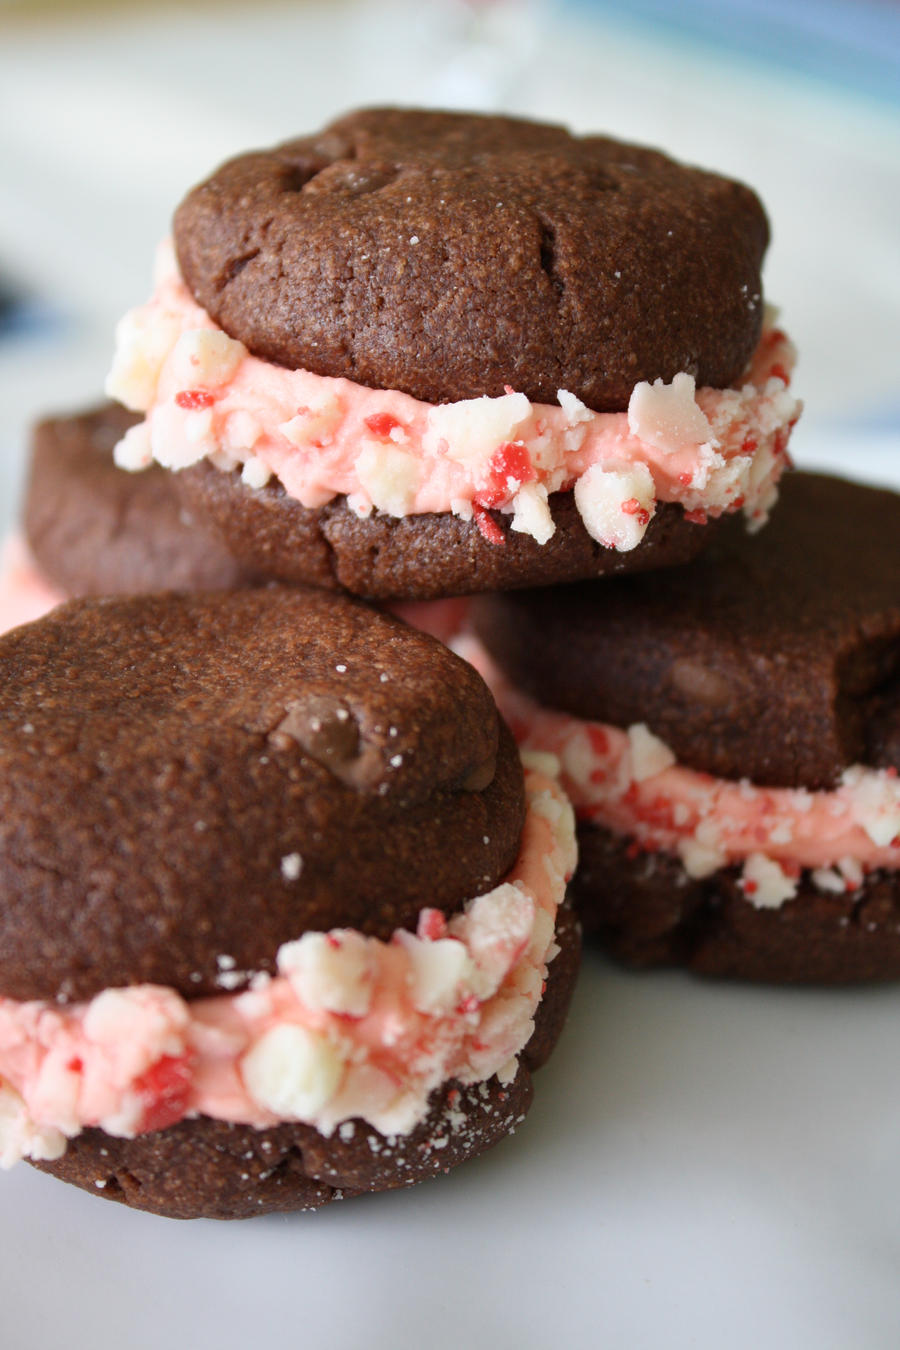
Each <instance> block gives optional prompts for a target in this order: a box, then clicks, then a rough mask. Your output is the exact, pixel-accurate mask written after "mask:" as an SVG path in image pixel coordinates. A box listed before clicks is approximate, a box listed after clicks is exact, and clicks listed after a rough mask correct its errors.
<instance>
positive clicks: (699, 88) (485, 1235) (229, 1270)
mask: <svg viewBox="0 0 900 1350" xmlns="http://www.w3.org/2000/svg"><path fill="white" fill-rule="evenodd" d="M898 16H900V9H898V7H897V6H896V5H893V4H891V3H889V0H860V2H858V3H841V0H823V2H822V3H814V2H813V0H782V2H781V3H779V4H777V5H776V4H775V3H774V0H758V3H755V2H754V0H727V2H726V0H722V3H719V4H716V3H715V2H714V0H698V2H697V3H690V2H689V0H686V2H685V3H683V4H677V3H675V4H671V5H667V4H665V3H664V2H663V0H657V2H656V3H653V0H641V2H640V3H636V4H633V5H628V6H616V5H613V4H603V3H595V4H590V3H587V0H584V2H583V3H580V4H579V3H575V0H571V2H570V3H564V2H563V0H557V2H555V3H554V0H496V3H493V4H489V3H484V0H482V2H481V3H474V0H473V2H472V3H464V0H433V2H432V3H428V0H418V2H417V3H415V2H413V0H385V2H384V3H365V0H339V2H336V3H329V4H326V3H319V4H315V3H306V4H303V3H300V4H293V5H275V4H271V3H269V4H257V5H253V6H252V7H251V6H250V5H245V6H237V5H231V4H227V3H220V4H213V3H209V4H204V5H190V4H182V5H175V4H168V5H162V6H153V7H151V6H141V5H130V6H129V5H120V6H116V5H113V4H98V5H96V6H94V7H91V6H87V7H79V8H77V9H73V8H71V7H70V6H67V5H65V4H56V5H52V4H47V5H35V4H29V3H19V4H15V3H9V0H6V2H5V3H3V0H0V290H2V291H3V293H4V295H5V308H3V309H2V311H0V525H2V526H3V527H6V526H7V525H8V524H9V523H10V522H11V520H12V519H13V516H14V511H15V502H16V496H17V492H18V483H19V479H20V473H21V466H22V463H23V456H24V447H25V442H26V434H27V433H26V428H27V425H28V423H29V422H30V421H31V420H32V419H33V418H34V417H35V416H37V415H39V414H41V413H43V412H46V411H50V410H53V411H59V410H65V409H68V408H76V407H78V406H82V405H85V404H88V403H90V402H92V401H94V400H95V399H96V398H97V397H98V396H99V394H100V390H101V386H102V381H103V377H104V374H105V370H106V366H107V363H108V360H109V354H110V351H111V340H112V328H113V325H114V323H115V321H116V319H117V318H118V316H119V315H120V314H121V313H122V311H123V310H124V309H125V308H127V307H128V306H130V305H132V304H134V303H137V302H139V301H141V300H142V299H143V298H144V297H145V295H146V292H147V290H148V287H149V279H150V267H151V259H152V253H153V249H154V246H155V244H156V242H157V241H158V239H159V238H160V237H161V236H162V235H163V234H164V233H165V232H166V230H167V227H168V220H169V217H170V214H171V211H172V208H173V206H174V205H175V203H176V202H177V201H178V200H179V198H180V196H181V195H182V193H183V192H184V191H185V190H186V189H187V188H188V187H189V186H190V185H191V184H192V183H193V182H194V181H196V180H197V179H199V178H200V177H202V176H205V175H206V173H207V172H208V171H209V170H210V169H211V168H212V167H213V166H214V165H215V164H216V163H217V162H219V161H220V160H221V159H223V158H224V157H226V156H228V155H230V154H232V153H234V152H236V151H237V150H240V149H244V148H250V147H252V146H255V145H265V144H267V143H271V142H273V141H275V140H278V139H284V138H287V137H289V136H291V135H295V134H299V133H303V132H306V131H308V130H312V129H314V128H316V127H317V126H319V125H320V124H322V123H323V122H324V121H326V120H327V119H328V118H329V117H330V116H331V115H332V114H334V113H336V112H338V111H341V110H343V109H345V108H347V107H350V106H353V105H358V104H365V103H373V102H397V103H407V104H432V105H443V106H453V107H480V108H500V109H504V110H511V111H515V112H520V113H526V114H532V115H535V116H539V117H544V118H548V119H553V120H557V121H562V122H567V123H569V124H571V125H572V126H573V127H575V128H578V129H581V130H603V131H608V132H610V133H612V134H614V135H617V136H620V137H623V138H626V139H633V140H637V141H643V142H647V143H651V144H655V145H658V146H661V147H662V148H665V149H667V150H669V151H671V152H672V153H673V154H675V155H676V156H677V157H679V158H682V159H684V160H687V161H692V162H695V163H698V164H701V165H704V166H707V167H711V168H717V169H721V170H724V171H726V172H728V173H730V174H733V175H736V176H739V177H743V178H744V179H746V180H747V181H748V182H750V183H751V184H753V185H754V186H755V187H756V188H757V189H758V190H759V192H760V193H761V195H762V197H763V199H764V201H765V203H766V205H767V207H768V209H769V213H770V216H771V219H772V222H773V227H774V240H773V244H772V248H771V252H770V255H769V261H768V265H767V270H766V289H767V295H768V298H769V299H770V300H773V301H775V302H777V303H778V304H779V305H780V306H781V308H782V311H783V320H784V323H785V326H786V327H787V328H788V331H789V332H790V333H791V334H792V335H793V336H794V337H795V339H796V341H797V344H798V346H799V348H800V353H801V362H800V367H799V373H798V378H797V387H798V390H799V392H800V393H801V394H802V395H803V396H804V397H805V398H806V400H807V412H806V414H805V417H804V419H803V421H802V422H801V424H800V426H799V428H798V430H797V433H796V436H795V440H794V442H793V445H794V446H795V448H796V452H797V457H798V458H799V459H800V460H801V461H802V462H807V463H812V462H819V463H822V462H825V463H831V464H832V465H837V466H843V468H844V469H845V470H846V471H847V472H848V473H859V474H863V475H868V476H870V477H873V478H876V479H880V480H884V481H893V482H897V483H900V247H898V221H900V43H898V32H900V28H898ZM2 303H3V302H2V300H0V304H2ZM898 587H900V577H898ZM898 1027H900V996H898V994H897V992H896V991H894V990H887V991H877V992H858V991H850V992H847V993H844V994H840V993H836V994H813V993H803V992H800V993H780V994H775V993H772V992H771V991H765V990H753V989H751V990H745V989H727V988H721V987H718V986H710V985H702V984H699V983H697V982H691V981H687V980H684V979H682V978H681V977H679V976H677V975H673V976H664V977H651V978H649V979H637V980H636V979H634V978H632V977H628V976H624V975H621V974H618V973H616V974H614V973H612V972H609V971H607V970H606V969H605V968H604V967H603V966H602V965H601V963H600V962H599V961H596V960H594V959H591V960H589V961H588V963H587V970H586V973H585V978H584V980H583V983H582V985H581V988H580V990H579V994H578V998H577V1002H576V1010H575V1016H574V1019H573V1025H572V1030H571V1033H570V1036H569V1039H568V1041H567V1042H566V1044H565V1045H564V1046H563V1048H562V1049H561V1051H560V1053H559V1057H558V1059H557V1060H556V1061H555V1062H554V1064H552V1065H551V1066H550V1067H549V1068H548V1069H546V1070H544V1071H543V1073H542V1075H541V1080H540V1081H539V1083H538V1104H537V1107H536V1108H535V1112H534V1115H533V1118H532V1121H531V1122H530V1124H529V1126H528V1128H527V1129H526V1130H525V1131H523V1132H522V1135H521V1136H520V1137H517V1139H516V1140H514V1141H512V1142H511V1143H510V1144H509V1145H508V1146H507V1148H506V1149H505V1150H503V1151H502V1152H501V1153H498V1154H497V1155H496V1157H495V1158H491V1159H486V1160H484V1162H483V1163H479V1164H476V1165H475V1166H474V1167H473V1168H472V1169H470V1170H469V1171H468V1172H466V1173H463V1174H460V1175H459V1176H458V1177H455V1178H453V1179H451V1180H450V1181H449V1182H447V1183H440V1184H435V1185H434V1186H431V1187H429V1188H426V1189H425V1190H423V1191H419V1192H417V1193H416V1194H415V1195H412V1194H411V1195H403V1196H395V1197H386V1198H384V1199H381V1200H376V1201H372V1202H367V1203H365V1204H359V1205H358V1206H357V1207H355V1208H354V1207H353V1206H348V1207H346V1208H343V1209H336V1210H335V1212H334V1213H333V1214H328V1215H321V1216H318V1217H306V1218H304V1217H300V1218H298V1219H296V1220H291V1221H281V1222H279V1221H265V1222H262V1223H260V1224H259V1225H250V1226H249V1227H248V1226H239V1227H238V1228H237V1229H234V1228H225V1229H222V1228H218V1229H214V1228H213V1227H212V1226H211V1225H195V1226H193V1227H179V1226H177V1225H176V1226H171V1225H169V1226H167V1225H166V1224H165V1223H164V1222H162V1221H157V1220H153V1219H146V1218H144V1217H142V1216H139V1215H134V1214H125V1213H122V1212H119V1211H117V1210H116V1209H114V1208H113V1207H112V1206H100V1205H98V1204H95V1203H94V1202H93V1201H92V1200H91V1199H90V1198H89V1197H84V1196H82V1195H79V1194H76V1193H74V1192H68V1191H65V1190H63V1188H60V1187H57V1186H55V1185H54V1184H53V1183H51V1182H48V1181H47V1180H46V1179H42V1178H40V1177H37V1176H36V1175H34V1174H32V1173H31V1172H29V1171H28V1170H27V1169H19V1170H18V1171H17V1172H16V1173H15V1175H14V1177H12V1178H9V1179H6V1178H4V1179H3V1184H4V1188H5V1189H4V1199H3V1202H2V1204H0V1229H2V1243H3V1250H4V1253H5V1256H4V1260H3V1262H2V1263H0V1308H2V1312H0V1321H2V1323H4V1324H5V1327H6V1330H5V1331H4V1333H3V1336H4V1344H8V1345H10V1346H11V1347H15V1350H49V1348H50V1347H56V1346H58V1345H60V1344H62V1343H69V1344H74V1345H91V1346H92V1347H101V1348H102V1347H104V1346H107V1345H108V1346H110V1347H112V1346H115V1347H116V1350H138V1347H144V1346H146V1347H148V1350H158V1347H160V1346H162V1345H172V1344H175V1345H183V1346H197V1345H204V1344H210V1345H212V1344H215V1345H216V1346H217V1347H220V1348H221V1350H231V1347H233V1346H234V1347H237V1346H238V1345H241V1346H246V1345H253V1344H256V1343H257V1339H256V1337H257V1335H258V1333H260V1332H262V1331H266V1332H271V1331H273V1330H278V1331H279V1333H280V1334H281V1335H282V1336H284V1335H286V1334H287V1335H289V1336H293V1338H294V1339H298V1340H301V1342H302V1343H303V1344H305V1345H311V1346H313V1345H314V1346H320V1345H321V1346H348V1347H354V1348H355V1347H359V1346H362V1345H363V1344H366V1345H369V1346H372V1347H382V1346H383V1347H385V1350H388V1348H389V1350H406V1347H412V1346H416V1347H417V1348H418V1347H419V1346H422V1345H428V1346H432V1347H443V1346H448V1347H449V1346H451V1345H453V1346H456V1345H459V1344H469V1345H473V1346H478V1347H481V1346H484V1347H488V1346H498V1347H502V1350H511V1347H516V1350H522V1347H530V1346H539V1345H540V1346H542V1347H543V1346H546V1345H547V1344H550V1343H554V1344H558V1345H560V1346H565V1347H570V1346H579V1347H580V1346H592V1347H594V1346H601V1345H608V1346H610V1347H611V1348H614V1350H631V1347H648V1350H655V1348H656V1347H662V1346H666V1347H667V1350H668V1348H669V1347H688V1346H697V1347H703V1348H704V1350H705V1348H706V1347H709V1350H713V1347H715V1350H720V1347H722V1346H728V1347H729V1350H740V1348H742V1347H745V1346H746V1347H748V1348H749V1347H751V1346H752V1347H754V1350H756V1347H758V1346H760V1345H761V1344H765V1345H766V1346H768V1347H779V1348H780V1347H784V1350H806V1347H813V1346H815V1350H827V1348H828V1347H834V1350H847V1348H848V1347H851V1346H852V1347H854V1350H881V1347H884V1350H896V1346H897V1342H898V1338H897V1327H898V1326H900V1284H898V1273H900V1227H898V1222H897V1217H896V1216H897V1213H898V1209H900V1161H898V1160H900V1149H898V1147H897V1140H898V1138H900V1073H898V1056H897V1052H896V1045H897V1039H898V1037H897V1029H898ZM73 1327H74V1328H76V1329H77V1328H81V1331H82V1335H81V1338H80V1339H79V1336H78V1335H77V1334H76V1335H75V1337H74V1339H73V1338H72V1328H73Z"/></svg>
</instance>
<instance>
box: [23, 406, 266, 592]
mask: <svg viewBox="0 0 900 1350" xmlns="http://www.w3.org/2000/svg"><path fill="white" fill-rule="evenodd" d="M138 420H139V419H138V418H137V417H136V416H135V415H134V414H133V413H129V412H128V411H127V410H126V409H125V408H122V407H120V406H118V405H116V404H114V403H107V404H103V405H101V406H100V407H97V408H92V409H91V410H90V411H88V412H84V413H81V414H78V415H77V416H67V417H51V418H47V419H46V420H45V421H43V422H40V423H38V425H37V426H36V427H35V430H34V435H33V439H32V446H31V469H30V473H29V477H28V484H27V488H26V493H25V502H24V508H23V516H24V521H23V523H24V526H25V533H26V535H27V538H28V543H29V546H30V548H31V552H32V554H33V556H34V559H35V561H36V562H37V563H38V566H39V567H40V570H41V573H42V575H43V577H44V578H45V579H46V580H47V581H48V582H50V583H51V584H52V585H54V586H55V587H57V588H58V589H59V590H60V591H62V593H63V594H64V595H66V596H81V595H118V594H122V595H127V594H140V593H142V592H144V591H154V590H166V589H172V590H182V589H183V590H209V589H216V588H219V587H222V588H228V587H231V586H236V585H239V584H240V583H241V581H243V580H245V579H246V576H247V574H246V571H245V569H243V568H242V567H241V566H240V565H239V564H238V563H237V562H236V561H235V559H234V558H233V557H232V555H231V554H230V553H229V552H228V550H227V548H226V547H225V545H224V544H223V543H221V542H220V540H219V539H218V537H217V536H216V534H214V533H213V532H212V531H209V530H205V529H204V528H203V527H202V525H200V524H199V523H198V522H197V521H196V520H195V519H194V518H193V517H192V516H191V515H190V514H189V513H188V511H187V510H186V508H185V507H184V506H183V505H182V504H181V503H180V502H179V499H178V497H177V495H176V493H175V492H174V491H173V484H172V479H171V475H169V474H167V473H165V472H164V471H163V470H162V469H160V468H159V467H158V466H153V467H151V468H149V469H148V470H147V472H146V473H143V474H138V475H131V474H125V473H122V472H121V471H120V470H119V469H117V468H116V467H115V465H114V463H113V457H112V452H113V447H114V446H115V445H116V443H117V442H118V441H119V440H121V438H122V437H123V436H124V435H125V433H126V431H128V429H129V428H130V427H132V426H134V425H135V423H136V422H137V421H138Z"/></svg>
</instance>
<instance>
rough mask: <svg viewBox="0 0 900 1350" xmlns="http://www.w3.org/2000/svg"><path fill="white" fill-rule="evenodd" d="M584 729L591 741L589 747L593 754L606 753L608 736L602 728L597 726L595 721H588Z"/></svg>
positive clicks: (607, 751)
mask: <svg viewBox="0 0 900 1350" xmlns="http://www.w3.org/2000/svg"><path fill="white" fill-rule="evenodd" d="M585 731H586V732H587V734H588V740H589V741H590V743H591V749H592V750H593V752H594V754H595V755H608V754H609V737H608V736H607V734H606V732H605V731H604V730H603V728H602V727H598V726H597V725H596V723H593V722H588V724H587V726H586V727H585Z"/></svg>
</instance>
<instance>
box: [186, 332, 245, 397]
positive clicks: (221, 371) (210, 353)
mask: <svg viewBox="0 0 900 1350" xmlns="http://www.w3.org/2000/svg"><path fill="white" fill-rule="evenodd" d="M246 355H247V348H246V347H245V346H244V344H243V342H237V341H236V340H235V339H234V338H230V337H229V336H228V334H227V333H222V332H220V331H219V330H218V329H216V328H194V329H191V330H190V331H189V332H187V333H182V334H181V337H180V338H179V339H178V341H177V342H176V343H175V347H174V350H173V352H172V365H171V369H172V374H173V376H174V378H175V379H176V380H177V381H178V382H179V383H180V384H181V385H182V387H183V388H184V389H194V388H196V387H198V386H199V387H200V388H202V389H210V388H212V389H216V388H218V387H219V386H220V385H223V384H227V383H228V381H229V380H230V379H231V377H232V375H233V374H234V372H235V371H236V370H237V368H238V366H239V365H240V364H241V362H242V361H243V359H244V357H245V356H246Z"/></svg>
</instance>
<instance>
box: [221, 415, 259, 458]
mask: <svg viewBox="0 0 900 1350" xmlns="http://www.w3.org/2000/svg"><path fill="white" fill-rule="evenodd" d="M261 435H262V427H261V426H260V425H259V423H258V422H257V420H256V418H255V417H254V416H253V414H252V413H248V412H247V411H246V409H244V408H239V409H238V410H237V411H236V412H233V413H229V415H228V416H227V417H226V418H225V425H224V426H223V428H222V431H221V435H220V442H221V446H222V449H223V450H225V451H227V453H228V454H230V455H236V456H237V457H238V458H240V459H246V458H247V456H248V455H249V453H250V451H251V450H252V449H253V447H254V445H255V444H256V442H257V441H258V440H259V438H260V436H261Z"/></svg>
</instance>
